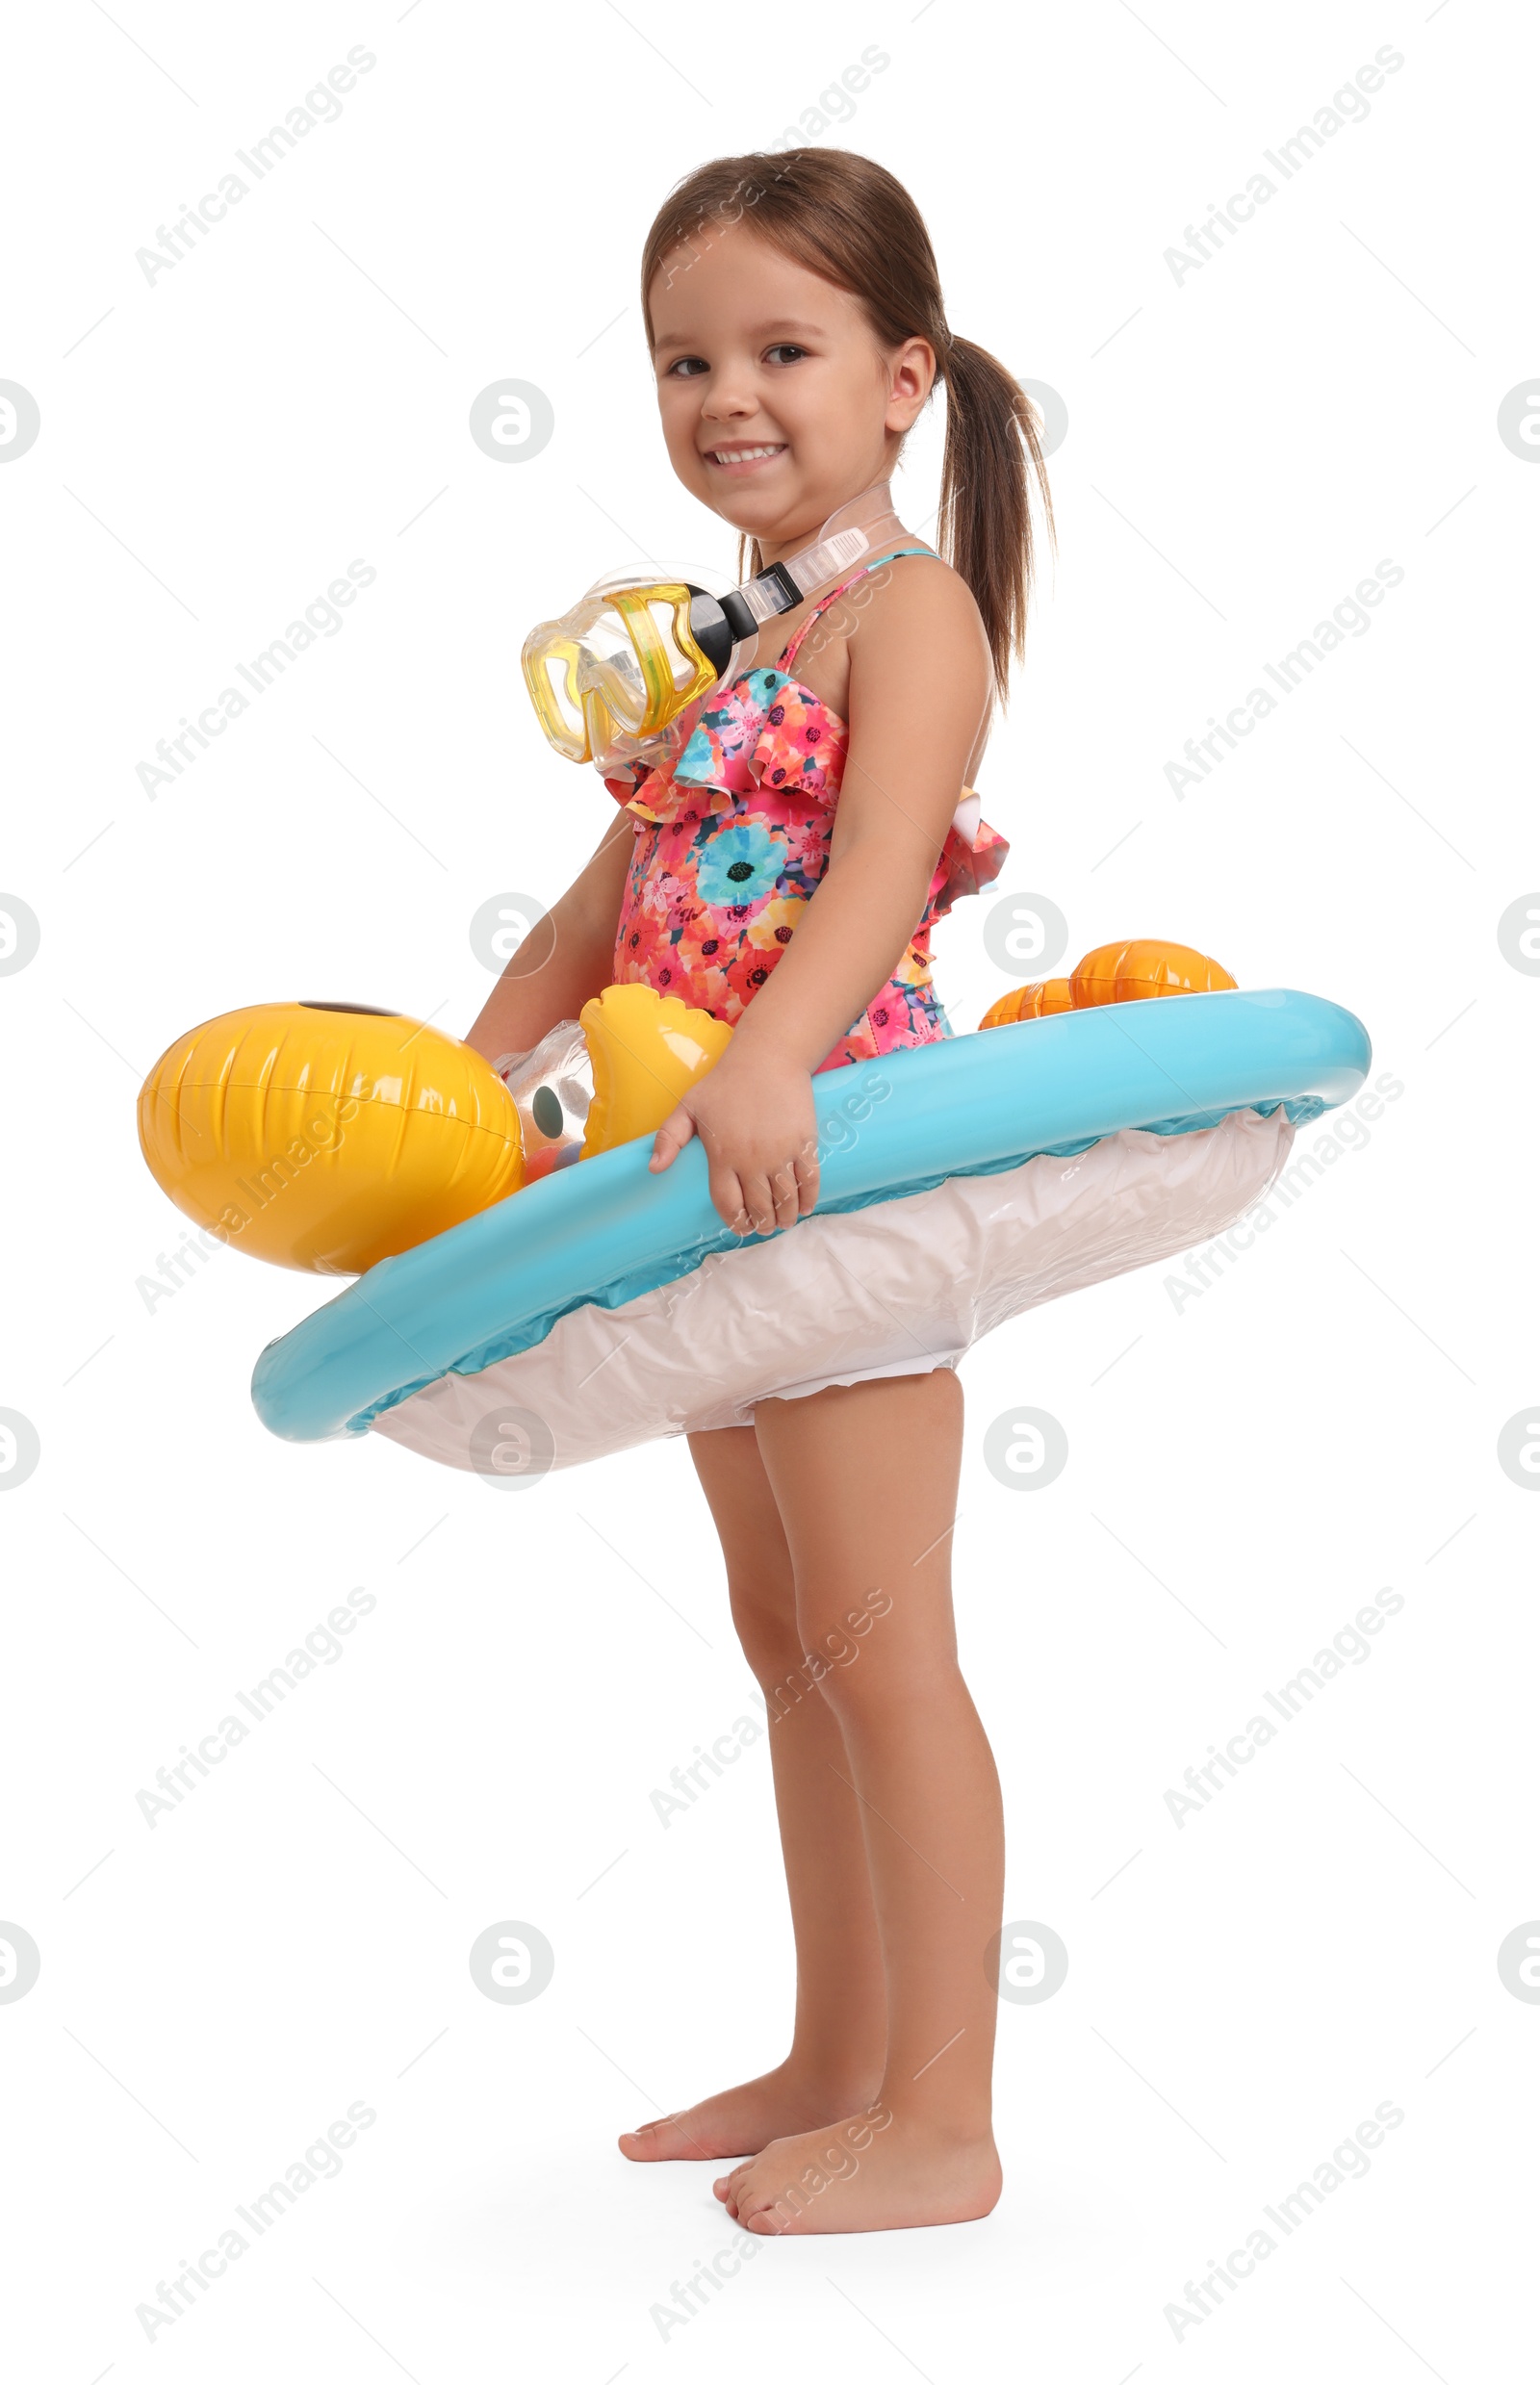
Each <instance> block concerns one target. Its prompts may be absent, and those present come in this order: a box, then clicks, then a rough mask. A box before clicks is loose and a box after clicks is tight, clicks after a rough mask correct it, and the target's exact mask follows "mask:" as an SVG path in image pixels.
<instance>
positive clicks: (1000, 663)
mask: <svg viewBox="0 0 1540 2385" xmlns="http://www.w3.org/2000/svg"><path fill="white" fill-rule="evenodd" d="M938 363H939V366H940V378H941V379H942V380H943V381H944V382H945V384H946V445H945V448H944V449H943V450H942V455H941V508H940V525H941V542H940V543H941V552H942V554H943V555H944V556H945V557H946V560H947V561H948V563H950V564H951V566H952V568H953V570H954V571H955V572H956V573H957V574H958V576H959V577H960V578H962V579H964V580H965V581H966V582H967V584H968V586H969V587H970V588H971V589H972V591H973V600H974V603H976V604H977V605H978V608H979V612H980V614H981V616H982V618H983V621H984V634H985V636H986V637H987V638H988V642H989V657H990V660H991V661H992V663H993V665H994V678H995V684H996V686H997V687H998V688H999V689H1000V692H1001V694H1002V695H1003V694H1004V693H1005V689H1006V684H1007V681H1008V680H1009V677H1010V671H1011V663H1012V659H1013V657H1018V656H1019V655H1020V654H1021V650H1022V644H1023V641H1024V638H1025V635H1026V628H1027V605H1028V603H1029V600H1030V596H1031V590H1032V566H1033V539H1032V504H1031V492H1030V479H1029V473H1028V465H1029V462H1030V466H1031V471H1032V473H1033V474H1036V477H1037V482H1038V487H1039V490H1040V494H1041V497H1042V506H1043V513H1044V516H1045V518H1046V521H1047V526H1048V535H1049V537H1050V539H1051V538H1052V536H1053V499H1052V497H1051V496H1050V494H1049V490H1048V474H1047V472H1046V470H1045V468H1044V465H1043V460H1042V448H1041V445H1040V441H1039V438H1038V426H1037V423H1036V422H1035V421H1034V420H1033V412H1032V405H1031V401H1030V399H1029V398H1028V397H1027V394H1026V392H1025V391H1024V390H1023V389H1022V387H1021V384H1020V383H1019V382H1018V381H1017V380H1016V379H1015V377H1014V374H1012V373H1010V372H1007V371H1006V369H1005V367H1004V365H1003V364H1001V363H1000V362H999V360H998V358H997V357H994V356H991V355H990V354H989V352H988V348H983V347H978V346H975V345H974V343H973V341H971V340H957V339H954V340H951V341H949V343H948V345H947V346H946V348H945V350H944V353H942V354H941V355H940V357H939V358H938Z"/></svg>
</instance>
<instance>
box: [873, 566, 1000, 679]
mask: <svg viewBox="0 0 1540 2385" xmlns="http://www.w3.org/2000/svg"><path fill="white" fill-rule="evenodd" d="M865 584H866V586H867V587H868V588H869V589H870V592H871V593H870V595H869V597H868V598H867V601H866V603H865V604H864V605H863V606H862V607H861V608H860V609H861V613H862V615H863V631H864V630H865V629H869V631H870V638H869V641H868V643H869V649H870V659H871V660H872V661H873V662H875V661H877V660H878V658H879V656H880V657H881V658H882V660H883V661H884V662H885V663H890V662H898V663H901V664H907V663H908V662H910V661H911V660H913V659H918V658H920V657H921V656H922V655H923V654H926V653H929V654H932V655H933V657H935V658H938V659H939V658H944V659H945V660H946V661H947V662H948V663H949V664H951V665H953V666H957V665H961V664H965V663H966V662H968V661H969V660H972V659H976V660H977V661H978V663H979V664H980V666H981V667H982V668H983V669H984V670H985V671H988V667H989V651H988V640H987V638H986V636H985V632H984V622H983V619H982V617H981V616H980V613H979V608H978V605H977V604H976V603H974V599H973V591H972V589H971V588H970V587H969V586H968V584H967V581H966V580H965V579H963V577H961V575H960V574H959V573H957V572H955V571H954V570H953V568H952V566H951V564H950V563H947V562H945V561H943V559H942V558H941V556H940V555H938V554H933V553H925V554H904V555H894V556H892V557H890V558H889V559H888V560H887V561H886V562H884V563H879V564H878V565H877V566H876V568H875V569H874V570H873V571H872V572H870V573H869V574H868V575H867V579H866V582H865ZM855 593H856V591H855V590H852V594H853V595H854V594H855ZM859 651H860V637H858V638H855V639H853V640H852V641H851V652H852V657H853V658H854V657H855V656H856V655H857V654H859Z"/></svg>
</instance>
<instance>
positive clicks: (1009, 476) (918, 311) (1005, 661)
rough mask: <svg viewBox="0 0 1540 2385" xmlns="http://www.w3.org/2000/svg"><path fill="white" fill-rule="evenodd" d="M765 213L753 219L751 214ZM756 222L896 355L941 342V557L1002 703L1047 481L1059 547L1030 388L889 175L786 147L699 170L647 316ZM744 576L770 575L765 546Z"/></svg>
mask: <svg viewBox="0 0 1540 2385" xmlns="http://www.w3.org/2000/svg"><path fill="white" fill-rule="evenodd" d="M751 207H752V208H753V210H754V214H753V216H752V218H751V217H749V214H748V211H749V209H750V208H751ZM744 220H748V221H749V223H750V227H751V229H753V230H754V231H757V233H758V234H759V236H760V238H761V239H762V240H764V241H767V242H768V243H769V244H770V245H771V246H772V247H775V248H779V249H780V250H781V252H782V254H783V256H787V257H790V258H791V259H792V260H793V262H794V263H796V264H798V265H802V266H806V267H807V269H809V272H813V273H819V274H821V275H822V276H823V278H824V280H825V281H830V282H833V283H834V285H835V287H836V288H837V289H840V290H847V291H849V292H850V293H851V295H853V296H854V297H857V298H859V299H860V302H861V305H862V306H863V308H864V309H865V312H866V318H867V321H869V322H870V324H871V326H872V330H873V332H874V333H875V335H876V337H877V339H878V340H879V341H880V342H881V344H882V345H883V346H885V347H889V348H896V347H899V346H902V345H903V343H904V342H905V341H906V340H910V339H916V338H918V339H923V340H927V341H929V343H930V345H931V346H932V347H933V348H934V349H935V351H936V363H937V380H939V381H942V382H944V383H945V386H946V445H945V449H944V451H943V455H942V462H941V504H940V538H939V541H938V544H939V547H940V551H941V553H942V554H943V555H944V557H945V559H946V560H947V562H948V563H950V564H951V566H952V568H953V570H954V571H955V572H956V573H957V574H958V576H959V577H960V578H961V579H963V581H964V582H965V583H966V585H967V586H968V587H969V588H970V589H971V590H972V593H973V599H974V602H975V603H976V604H977V605H978V608H979V613H980V616H981V618H982V620H983V623H984V633H985V636H986V638H987V639H988V647H989V657H990V661H991V662H992V664H993V667H994V679H995V685H996V687H997V688H998V690H999V692H1000V694H1001V696H1002V697H1003V696H1004V694H1005V692H1006V686H1007V682H1008V680H1009V677H1010V670H1011V663H1012V660H1013V658H1014V657H1015V656H1018V655H1019V654H1020V653H1021V650H1022V641H1023V638H1024V635H1025V632H1026V626H1027V607H1028V604H1029V603H1030V600H1031V593H1032V573H1033V564H1034V560H1035V547H1034V541H1033V530H1032V505H1031V483H1032V479H1033V478H1034V477H1036V480H1037V484H1038V489H1039V493H1040V497H1041V500H1042V507H1043V516H1044V520H1045V523H1046V526H1047V530H1048V536H1049V539H1050V541H1051V540H1052V539H1053V536H1054V523H1053V500H1052V498H1051V497H1050V495H1049V492H1048V475H1047V473H1046V471H1045V469H1044V466H1043V457H1042V448H1041V445H1040V440H1039V437H1038V426H1037V423H1036V420H1035V419H1034V415H1033V411H1032V407H1031V404H1030V402H1029V401H1028V398H1027V396H1026V393H1025V391H1024V390H1023V389H1022V388H1021V385H1020V383H1019V382H1018V381H1016V380H1015V379H1014V376H1013V375H1012V374H1011V373H1009V372H1007V371H1006V369H1005V367H1004V365H1002V364H1001V363H1000V362H999V361H998V359H997V358H996V357H993V356H991V355H990V354H989V352H988V349H987V348H982V347H978V346H975V345H974V343H973V342H972V341H971V340H957V339H954V338H953V336H952V334H951V332H950V331H949V330H948V328H947V322H946V310H945V307H944V305H943V304H942V299H941V284H940V277H939V275H938V273H937V267H936V256H935V252H934V250H933V249H932V247H931V241H930V235H929V233H928V232H927V231H926V229H925V224H924V221H923V219H922V218H921V216H920V212H919V209H918V208H917V207H916V206H915V204H914V201H913V200H912V199H911V196H910V194H909V192H907V191H906V190H905V188H904V186H903V184H902V183H901V182H899V181H898V180H896V178H895V177H894V176H893V175H892V174H890V173H889V172H888V171H887V169H886V167H882V166H878V165H875V164H874V163H873V161H872V160H871V159H870V158H863V157H856V156H854V155H852V154H851V153H850V152H849V151H848V150H843V149H785V150H782V151H780V152H779V153H774V152H762V153H757V154H754V155H751V156H748V157H736V158H717V159H715V160H714V161H713V162H712V163H711V164H710V165H708V166H702V167H698V168H697V169H696V171H695V172H694V173H693V174H688V175H686V177H685V178H684V180H683V181H682V182H681V183H680V186H679V188H678V189H677V190H676V191H675V192H673V194H672V196H671V197H670V198H669V199H668V200H667V202H666V203H665V205H664V206H663V207H662V208H660V209H659V211H658V214H657V217H656V219H655V222H654V224H653V227H652V230H651V231H650V232H649V234H648V237H647V244H646V247H645V249H644V251H643V255H642V317H643V321H645V323H646V325H647V337H648V343H649V345H650V346H651V344H652V339H653V320H652V313H651V309H650V307H649V304H648V297H649V293H650V292H651V290H652V287H653V281H654V278H655V275H656V274H657V273H658V271H659V270H660V269H662V267H663V265H664V263H665V261H666V260H667V259H668V258H669V257H670V256H672V255H673V254H674V252H675V251H676V250H677V249H679V248H680V247H681V246H683V247H688V246H689V245H690V244H692V242H694V241H697V240H709V239H710V237H711V236H712V235H713V234H715V233H718V232H720V231H722V230H725V229H727V228H730V227H731V226H732V225H733V224H736V223H739V222H741V221H744ZM739 557H740V560H739V569H740V572H746V573H748V574H752V573H754V572H756V571H757V570H758V569H759V561H760V559H759V550H758V546H757V542H756V541H755V540H752V539H747V538H745V539H741V540H740V542H739Z"/></svg>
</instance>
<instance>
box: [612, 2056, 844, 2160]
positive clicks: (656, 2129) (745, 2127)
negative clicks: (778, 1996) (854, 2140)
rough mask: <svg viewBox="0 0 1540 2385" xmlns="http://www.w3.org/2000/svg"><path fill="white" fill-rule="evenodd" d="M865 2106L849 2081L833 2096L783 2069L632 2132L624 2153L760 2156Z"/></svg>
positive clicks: (789, 2067) (642, 2156)
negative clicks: (778, 2141)
mask: <svg viewBox="0 0 1540 2385" xmlns="http://www.w3.org/2000/svg"><path fill="white" fill-rule="evenodd" d="M861 2100H862V2097H861V2094H860V2091H859V2090H858V2091H857V2093H856V2094H854V2095H853V2094H852V2093H851V2091H850V2082H849V2081H848V2080H845V2081H843V2082H841V2084H840V2085H839V2086H838V2087H836V2088H834V2090H830V2089H827V2088H824V2087H820V2086H817V2085H815V2084H814V2083H813V2082H812V2081H810V2080H809V2078H808V2077H807V2076H806V2075H805V2074H804V2073H803V2072H801V2071H799V2070H795V2069H793V2067H792V2065H791V2064H790V2063H782V2064H780V2065H779V2066H778V2067H777V2068H776V2069H774V2070H767V2071H766V2072H765V2074H764V2076H763V2078H759V2079H749V2080H747V2081H746V2082H745V2084H744V2085H743V2086H742V2087H730V2088H727V2089H725V2090H724V2091H723V2092H722V2093H721V2094H720V2095H708V2096H707V2097H706V2101H705V2102H704V2103H696V2104H691V2105H690V2107H689V2109H688V2111H686V2112H674V2113H671V2114H670V2115H669V2116H668V2117H667V2119H662V2120H646V2121H644V2122H643V2124H642V2126H641V2127H640V2128H635V2129H628V2130H627V2132H626V2134H625V2136H623V2137H622V2138H621V2139H620V2149H621V2151H622V2152H623V2153H624V2154H625V2156H626V2159H627V2160H628V2161H629V2162H719V2161H721V2160H722V2159H723V2157H724V2155H726V2154H729V2153H759V2152H762V2151H763V2149H764V2147H765V2146H766V2145H767V2144H769V2143H770V2142H771V2141H773V2140H774V2139H775V2138H777V2137H789V2136H791V2135H792V2134H793V2133H794V2132H796V2131H798V2130H801V2129H805V2128H811V2129H819V2128H825V2129H827V2128H828V2127H829V2126H830V2125H831V2124H832V2123H833V2122H834V2121H835V2120H837V2119H838V2118H839V2116H840V2115H841V2114H842V2113H845V2112H849V2111H850V2110H851V2109H852V2107H853V2106H859V2105H860V2102H861ZM719 2191H720V2190H719Z"/></svg>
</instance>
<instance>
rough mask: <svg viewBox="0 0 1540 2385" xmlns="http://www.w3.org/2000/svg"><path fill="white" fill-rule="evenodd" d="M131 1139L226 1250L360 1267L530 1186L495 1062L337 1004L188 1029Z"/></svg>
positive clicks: (400, 1021) (306, 1264)
mask: <svg viewBox="0 0 1540 2385" xmlns="http://www.w3.org/2000/svg"><path fill="white" fill-rule="evenodd" d="M139 1136H140V1144H141V1149H142V1151H143V1153H144V1158H145V1160H146V1162H147V1164H148V1166H149V1169H150V1173H151V1174H152V1175H153V1176H154V1178H155V1180H156V1182H157V1183H158V1184H159V1185H160V1187H161V1189H162V1191H163V1192H165V1193H169V1195H170V1197H171V1199H172V1200H173V1201H174V1202H175V1203H176V1205H177V1207H178V1209H180V1210H182V1211H183V1213H184V1214H185V1215H186V1216H187V1217H189V1218H193V1219H195V1220H196V1222H197V1223H198V1224H199V1225H202V1226H206V1227H208V1228H209V1229H210V1230H211V1231H212V1232H214V1233H216V1234H218V1237H219V1239H220V1241H221V1242H226V1243H228V1244H230V1246H231V1247H232V1248H233V1249H237V1250H244V1251H247V1252H248V1253H249V1254H250V1255H251V1256H252V1257H253V1258H257V1259H269V1260H271V1261H272V1262H273V1263H274V1264H275V1265H277V1266H279V1267H293V1268H307V1269H312V1270H313V1271H314V1272H315V1273H317V1274H321V1275H359V1274H362V1273H363V1272H364V1270H365V1269H367V1268H372V1267H373V1266H374V1264H375V1263H376V1261H377V1260H380V1259H387V1258H391V1257H393V1256H394V1255H395V1254H396V1252H398V1251H400V1250H409V1249H412V1248H413V1247H414V1246H415V1245H416V1244H418V1243H424V1242H426V1241H427V1240H428V1239H429V1237H430V1236H432V1235H434V1234H442V1233H444V1232H445V1231H446V1230H447V1228H448V1227H449V1226H451V1225H458V1224H459V1223H460V1222H461V1221H462V1219H464V1218H470V1217H474V1216H475V1214H476V1212H477V1211H478V1210H482V1209H486V1208H489V1207H490V1206H491V1204H492V1203H493V1202H494V1201H500V1200H501V1199H502V1198H503V1197H504V1196H505V1195H506V1194H507V1193H516V1192H517V1191H518V1190H519V1188H520V1186H521V1184H522V1183H523V1182H524V1154H523V1149H522V1146H521V1142H520V1135H519V1115H518V1112H517V1110H516V1109H515V1108H514V1104H513V1098H512V1095H511V1094H510V1093H509V1091H508V1089H507V1087H506V1086H505V1085H504V1084H503V1083H502V1080H501V1077H500V1076H499V1075H498V1074H497V1071H496V1070H495V1069H494V1068H493V1066H492V1064H491V1063H490V1062H489V1061H486V1060H483V1059H482V1057H481V1055H480V1053H479V1052H474V1051H472V1049H471V1048H470V1046H469V1045H468V1044H465V1043H458V1042H456V1041H455V1040H454V1039H453V1038H452V1037H451V1036H446V1035H441V1034H440V1033H439V1031H438V1030H437V1029H436V1028H434V1027H426V1026H423V1025H421V1024H420V1023H419V1022H418V1021H417V1020H416V1019H412V1018H404V1017H402V1016H400V1015H399V1014H398V1013H395V1012H390V1011H372V1010H366V1009H362V1008H352V1007H349V1006H348V1005H347V1004H344V1003H340V1002H264V1003H258V1004H256V1005H254V1006H253V1007H252V1008H251V1009H249V1010H244V1011H231V1012H228V1013H226V1014H225V1016H224V1017H222V1018H214V1019H210V1020H209V1021H208V1022H207V1024H206V1025H204V1026H202V1027H194V1028H193V1029H192V1033H191V1034H190V1035H185V1036H181V1037H179V1038H178V1039H177V1041H176V1042H175V1043H173V1044H172V1045H171V1047H170V1050H169V1051H167V1052H166V1053H164V1054H163V1055H162V1057H161V1059H160V1060H159V1061H157V1063H156V1064H155V1066H154V1067H153V1068H152V1069H151V1071H150V1073H149V1075H148V1077H147V1078H146V1079H145V1081H144V1086H143V1090H141V1094H140V1099H139Z"/></svg>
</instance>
